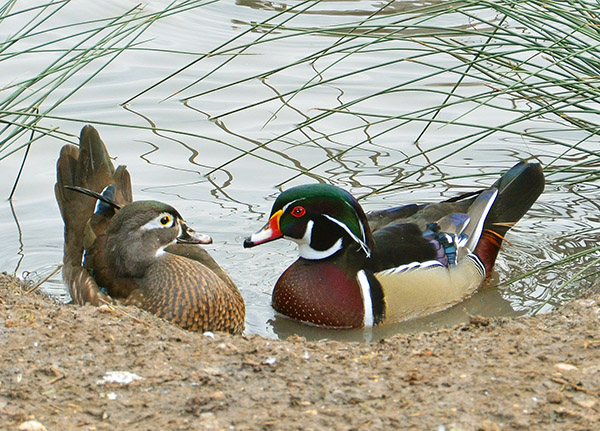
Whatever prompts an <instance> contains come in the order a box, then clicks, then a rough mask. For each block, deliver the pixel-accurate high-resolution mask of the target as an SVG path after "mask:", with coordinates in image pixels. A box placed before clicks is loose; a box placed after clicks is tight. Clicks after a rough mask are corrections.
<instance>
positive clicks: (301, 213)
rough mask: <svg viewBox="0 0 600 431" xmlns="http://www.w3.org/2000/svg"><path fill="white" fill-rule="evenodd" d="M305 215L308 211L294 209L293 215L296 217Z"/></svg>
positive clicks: (299, 207)
mask: <svg viewBox="0 0 600 431" xmlns="http://www.w3.org/2000/svg"><path fill="white" fill-rule="evenodd" d="M304 214H306V210H305V209H304V207H301V206H297V207H294V209H293V210H292V215H293V216H294V217H302V216H303V215H304Z"/></svg>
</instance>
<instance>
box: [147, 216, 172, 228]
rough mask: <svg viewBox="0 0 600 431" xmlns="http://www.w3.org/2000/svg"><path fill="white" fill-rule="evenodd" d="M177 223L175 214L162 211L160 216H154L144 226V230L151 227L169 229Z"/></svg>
mask: <svg viewBox="0 0 600 431" xmlns="http://www.w3.org/2000/svg"><path fill="white" fill-rule="evenodd" d="M174 224H175V217H174V216H173V214H169V213H162V214H160V215H158V217H155V218H153V219H152V220H150V221H149V222H148V223H146V224H145V225H143V226H142V229H143V230H151V229H168V228H170V227H173V225H174Z"/></svg>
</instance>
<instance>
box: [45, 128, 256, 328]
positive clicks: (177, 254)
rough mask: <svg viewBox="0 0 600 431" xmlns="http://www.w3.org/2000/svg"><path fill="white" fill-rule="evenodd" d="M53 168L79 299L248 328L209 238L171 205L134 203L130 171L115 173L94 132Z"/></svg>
mask: <svg viewBox="0 0 600 431" xmlns="http://www.w3.org/2000/svg"><path fill="white" fill-rule="evenodd" d="M56 168H57V183H56V186H55V194H56V200H57V202H58V206H59V208H60V212H61V215H62V218H63V220H64V223H65V245H64V258H63V260H64V266H63V280H64V282H65V284H66V285H67V287H68V289H69V292H70V293H71V297H72V298H73V301H74V302H75V303H77V304H92V305H101V304H103V303H113V302H121V303H123V304H126V305H136V306H138V307H139V308H142V309H145V310H147V311H149V312H151V313H153V314H156V315H157V316H159V317H161V318H164V319H165V320H168V321H170V322H171V323H174V324H176V325H179V326H181V327H182V328H184V329H188V330H192V331H226V332H231V333H235V334H237V333H241V332H242V331H243V329H244V317H245V307H244V301H243V299H242V296H241V294H240V292H239V291H238V289H237V287H236V286H235V284H234V283H233V281H232V280H231V279H230V278H229V277H228V276H227V274H226V273H225V271H223V269H222V268H221V267H220V266H219V265H218V264H217V263H216V262H215V261H214V260H213V259H212V258H211V257H210V255H209V254H208V253H207V252H206V251H205V250H203V249H202V248H200V246H199V245H198V244H207V243H210V242H211V241H212V240H211V239H210V237H209V236H207V235H196V234H195V233H194V231H193V230H192V229H190V228H189V227H188V226H187V225H186V224H185V223H184V221H183V219H182V217H181V215H180V214H179V212H177V210H176V209H175V208H173V207H172V206H170V205H167V204H165V203H162V202H156V201H135V202H133V198H132V193H131V180H130V177H129V173H128V172H127V169H126V168H125V166H119V167H117V169H116V170H115V168H114V166H113V164H112V162H111V161H110V158H109V155H108V152H107V150H106V147H105V146H104V143H103V142H102V140H101V139H100V136H99V135H98V132H97V131H96V129H94V128H93V127H92V126H85V127H84V128H83V130H82V131H81V136H80V140H79V147H77V146H75V145H71V144H68V145H65V146H64V147H63V148H62V149H61V152H60V158H59V159H58V162H57V167H56ZM90 196H92V197H90ZM96 199H98V204H97V205H96ZM99 286H101V287H100V288H99Z"/></svg>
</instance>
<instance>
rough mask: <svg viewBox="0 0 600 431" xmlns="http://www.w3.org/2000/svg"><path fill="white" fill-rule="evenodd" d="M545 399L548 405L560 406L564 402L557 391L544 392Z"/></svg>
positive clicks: (563, 397) (561, 395)
mask: <svg viewBox="0 0 600 431" xmlns="http://www.w3.org/2000/svg"><path fill="white" fill-rule="evenodd" d="M546 399H547V400H548V402H549V403H552V404H560V403H562V402H563V401H564V399H565V396H564V395H563V394H562V393H561V392H559V391H548V392H546Z"/></svg>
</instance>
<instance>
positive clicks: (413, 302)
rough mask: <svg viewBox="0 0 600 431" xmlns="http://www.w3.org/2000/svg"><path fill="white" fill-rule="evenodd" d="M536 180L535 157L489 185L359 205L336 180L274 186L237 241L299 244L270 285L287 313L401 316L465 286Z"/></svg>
mask: <svg viewBox="0 0 600 431" xmlns="http://www.w3.org/2000/svg"><path fill="white" fill-rule="evenodd" d="M543 189H544V175H543V172H542V168H541V166H540V165H539V164H538V163H527V162H520V163H518V164H517V165H515V166H514V167H513V168H511V169H510V170H509V171H508V172H506V173H505V174H504V175H503V176H502V177H501V178H500V179H499V180H498V181H496V183H494V184H493V185H492V186H491V187H490V188H488V189H485V190H482V191H478V192H472V193H467V194H463V195H461V196H457V197H455V198H452V199H449V200H446V201H444V202H440V203H430V204H410V205H404V206H400V207H396V208H391V209H387V210H382V211H375V212H371V213H369V214H367V215H365V213H364V212H363V210H362V208H361V206H360V205H359V204H358V201H357V200H356V199H355V198H354V197H353V196H352V195H351V194H350V193H348V192H346V191H344V190H342V189H340V188H338V187H335V186H332V185H328V184H309V185H302V186H298V187H293V188H291V189H289V190H287V191H285V192H283V193H281V194H280V195H279V197H278V198H277V199H276V200H275V203H274V205H273V208H272V210H271V215H270V218H269V221H268V223H267V224H266V225H265V226H264V227H263V228H262V229H261V230H259V231H258V232H256V233H255V234H253V235H252V236H250V237H249V238H247V239H246V240H245V241H244V247H253V246H255V245H259V244H264V243H266V242H269V241H273V240H276V239H278V238H286V239H289V240H292V241H295V242H296V243H297V244H298V250H299V255H300V257H299V258H298V260H296V261H295V262H294V263H293V264H292V265H291V266H290V267H289V268H287V270H285V272H284V273H283V274H282V275H281V277H280V278H279V280H278V281H277V283H276V285H275V288H274V290H273V297H272V304H273V308H274V309H275V310H276V311H277V312H279V313H281V314H283V315H284V316H287V317H289V318H292V319H295V320H299V321H302V322H305V323H310V324H314V325H318V326H325V327H335V328H356V327H363V326H374V325H378V324H382V323H393V322H399V321H402V320H407V319H410V318H414V317H418V316H424V315H427V314H430V313H434V312H436V311H440V310H443V309H445V308H448V307H450V306H452V305H454V304H457V303H459V302H461V301H463V300H464V299H466V298H467V297H468V296H469V295H471V294H472V293H473V292H474V291H475V290H476V289H477V288H478V287H479V286H480V285H481V284H482V283H483V281H484V280H485V279H486V276H487V275H489V274H490V272H491V271H492V268H493V266H494V262H495V260H496V256H497V254H498V251H499V250H500V246H501V244H502V241H503V239H504V235H505V234H506V232H507V231H508V230H509V229H510V228H511V227H512V226H513V225H514V224H515V223H516V222H517V221H518V220H519V219H520V218H521V217H522V216H523V215H524V214H525V213H526V212H527V211H528V210H529V208H530V207H531V205H533V203H534V202H535V200H536V199H537V198H538V196H539V195H540V194H541V192H542V191H543Z"/></svg>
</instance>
